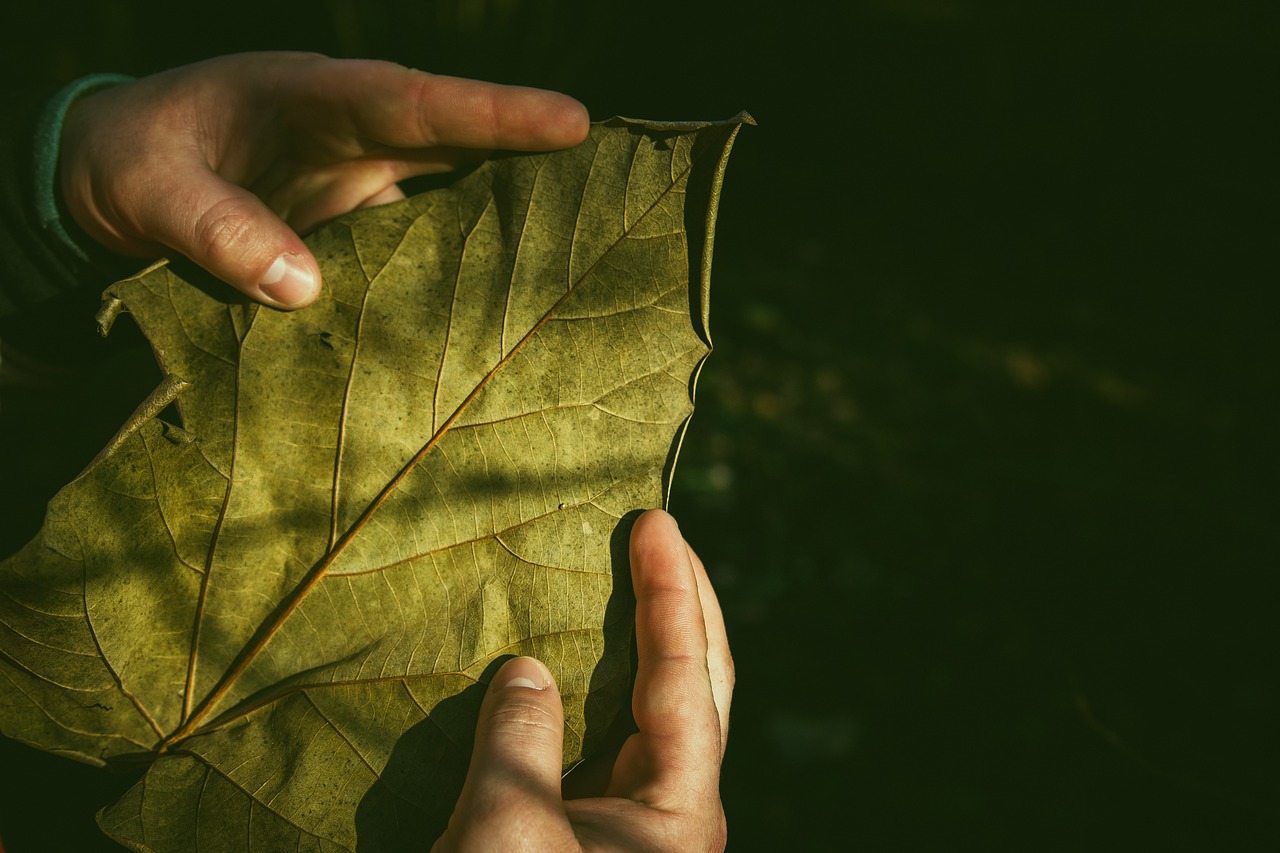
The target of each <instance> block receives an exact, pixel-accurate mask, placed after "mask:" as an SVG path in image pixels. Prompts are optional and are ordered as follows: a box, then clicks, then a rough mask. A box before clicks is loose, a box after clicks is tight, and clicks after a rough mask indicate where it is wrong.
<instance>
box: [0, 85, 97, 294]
mask: <svg viewBox="0 0 1280 853" xmlns="http://www.w3.org/2000/svg"><path fill="white" fill-rule="evenodd" d="M55 91H56V90H55V89H52V88H50V89H45V90H40V91H34V92H18V93H5V94H3V95H0V121H2V122H3V124H2V125H0V318H3V317H9V316H10V315H13V314H15V313H16V312H18V311H19V310H21V309H27V308H30V307H32V306H34V305H36V304H38V303H41V302H44V301H46V300H48V299H52V298H54V297H56V296H58V295H59V294H64V293H69V292H71V291H73V290H75V289H76V287H77V286H78V285H80V284H82V283H86V282H88V281H90V280H91V279H92V278H93V277H94V274H95V269H94V264H93V263H92V262H91V261H89V260H87V259H84V258H80V257H77V256H76V253H75V252H73V251H70V250H69V249H68V247H67V246H66V245H65V244H64V242H63V240H62V238H61V237H60V235H58V234H56V233H54V232H53V231H52V230H50V229H49V228H46V227H42V226H41V224H40V222H39V218H40V217H39V215H38V213H37V207H36V176H35V174H34V171H35V170H34V163H35V151H34V139H35V134H36V126H37V123H38V121H39V119H40V114H41V111H42V109H43V108H44V105H45V103H46V102H47V101H48V100H49V98H51V97H52V96H53V95H54V94H55Z"/></svg>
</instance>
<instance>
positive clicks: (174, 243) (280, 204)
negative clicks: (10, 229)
mask: <svg viewBox="0 0 1280 853" xmlns="http://www.w3.org/2000/svg"><path fill="white" fill-rule="evenodd" d="M587 125H588V119H587V112H586V110H585V108H583V106H582V105H581V104H579V103H578V102H577V101H575V100H574V99H572V98H570V97H568V96H566V95H562V94H559V93H556V92H547V91H543V90H539V89H529V88H523V87H517V86H501V85H496V84H492V83H483V82H479V81H475V80H462V79H458V78H452V77H443V76H438V75H431V74H427V73H425V72H421V71H415V70H411V69H406V68H403V67H401V66H398V65H394V64H391V63H386V62H376V61H366V60H334V59H328V58H326V57H322V56H316V55H311V54H294V53H263V54H242V55H238V56H227V57H220V58H217V59H212V60H208V61H206V62H202V63H198V64H196V65H190V66H185V67H183V68H177V69H173V70H171V71H166V72H164V73H162V74H157V75H154V76H152V77H147V78H143V79H141V80H138V81H136V82H133V83H127V84H124V85H120V86H115V87H112V88H109V89H105V90H102V91H99V92H96V93H94V94H91V95H88V96H85V97H83V98H81V99H80V100H79V101H77V102H76V104H75V105H74V106H73V107H72V109H71V111H70V112H69V114H68V116H67V120H66V123H65V125H64V130H63V138H62V148H61V155H60V160H59V182H60V188H61V191H62V195H63V199H64V201H65V203H66V206H67V209H68V211H69V212H70V214H71V216H72V217H73V218H74V219H75V221H76V223H77V224H78V225H79V226H80V227H81V228H82V229H83V230H84V231H85V233H87V234H88V235H89V236H90V237H92V238H93V239H94V240H96V241H98V242H99V243H101V244H102V245H103V246H105V247H106V248H108V249H110V250H112V251H114V252H117V253H120V254H124V255H130V256H135V257H140V258H142V257H159V256H164V255H174V254H181V255H185V256H186V257H188V258H190V259H191V260H192V261H194V262H195V263H197V264H199V265H200V266H202V267H204V268H205V269H207V270H209V272H211V273H213V274H214V275H215V276H217V277H218V278H220V279H222V280H223V281H225V282H227V283H228V284H230V285H231V286H233V287H235V288H237V289H239V290H241V291H243V292H244V294H245V295H246V296H248V297H249V298H251V299H254V300H256V301H259V302H262V303H264V304H266V305H270V306H273V307H275V308H280V309H285V310H289V309H295V308H301V307H304V306H306V305H308V304H310V303H311V302H312V301H314V300H315V298H316V297H317V295H318V294H319V293H320V288H321V286H322V283H321V280H320V271H319V269H318V268H317V266H316V262H315V259H314V258H313V257H312V256H311V253H310V252H308V251H307V249H306V247H305V246H304V245H303V243H302V240H301V238H300V237H299V236H298V235H299V234H300V233H306V232H307V231H309V230H311V229H314V228H315V227H317V226H319V225H321V224H323V223H324V222H326V221H328V220H330V219H332V218H334V217H336V216H339V215H341V214H343V213H346V212H348V211H350V210H354V209H357V208H362V207H370V206H373V205H377V204H384V203H387V202H391V201H395V200H397V199H399V198H402V197H403V196H402V194H401V191H400V189H399V187H398V186H397V185H396V184H397V182H398V181H401V180H403V179H405V178H408V177H411V176H414V175H420V174H428V173H433V172H442V171H448V170H453V169H457V168H459V167H462V166H465V165H468V164H471V163H475V162H477V161H479V160H481V159H483V158H484V157H486V156H488V154H489V153H490V152H492V151H494V150H498V149H510V150H521V151H551V150H555V149H559V148H565V147H569V146H572V145H576V144H577V143H579V142H581V141H582V140H583V139H584V138H585V136H586V134H587ZM630 558H631V575H632V583H633V586H634V589H635V597H636V644H637V652H638V660H639V668H638V670H637V673H636V683H635V692H634V694H633V696H632V713H633V715H634V717H635V721H636V726H637V728H638V729H639V731H638V732H636V733H635V734H633V735H631V736H630V737H629V738H628V739H627V740H626V742H625V743H624V744H623V745H622V748H621V750H620V751H619V752H618V754H617V756H616V757H612V758H611V760H612V765H611V766H608V760H609V759H607V758H606V759H605V766H603V767H597V770H602V771H603V772H602V773H600V774H599V779H600V781H599V782H598V784H597V783H594V782H593V781H591V780H594V779H595V778H596V777H595V775H592V774H586V773H578V772H576V771H575V773H574V774H571V776H570V777H569V780H568V781H566V782H565V783H563V784H562V778H561V775H562V769H563V768H562V766H561V762H562V755H563V753H562V744H563V737H564V716H563V710H562V706H561V700H560V694H559V692H558V690H557V687H556V684H555V680H554V678H553V676H552V674H551V673H550V671H549V670H548V669H547V667H546V666H544V665H543V664H542V663H541V662H540V661H537V660H535V659H533V658H528V657H520V658H514V659H512V660H510V661H507V662H506V663H505V664H504V665H503V666H502V667H501V668H500V669H499V670H498V671H497V672H496V673H495V675H494V677H493V679H492V683H491V684H490V687H489V691H488V693H487V694H486V696H485V699H484V702H483V705H482V707H481V711H480V717H479V720H478V723H477V728H476V741H475V747H474V750H473V753H472V758H471V766H470V769H469V771H468V774H467V780H466V783H465V785H464V787H463V789H462V793H461V796H460V797H459V800H458V803H457V806H456V808H455V810H454V813H453V816H452V818H451V819H450V821H449V827H448V830H447V831H446V832H445V834H444V835H443V836H442V837H441V838H440V839H439V840H437V841H436V843H435V846H434V847H433V848H432V850H433V851H435V853H467V852H468V851H488V850H502V851H552V853H556V851H578V850H599V851H605V850H618V851H624V850H625V851H671V853H691V852H692V853H696V851H713V850H723V849H724V846H725V832H726V830H725V821H724V811H723V808H722V807H721V802H720V793H719V780H720V764H721V759H722V757H723V755H724V749H725V741H726V737H727V734H728V721H729V705H730V700H731V698H732V694H733V680H734V676H733V662H732V658H731V657H730V654H729V644H728V640H727V638H726V635H725V628H724V619H723V618H722V616H721V612H720V607H719V604H718V603H717V601H716V596H715V593H714V591H713V590H712V588H711V584H710V582H709V580H708V579H707V573H706V570H705V568H704V567H703V564H702V562H701V561H700V560H699V559H698V557H697V555H696V554H694V552H693V550H692V549H691V548H690V547H689V546H688V544H687V543H686V542H685V541H684V538H683V537H682V536H681V534H680V530H679V528H678V527H677V525H676V523H675V520H674V519H673V518H672V517H671V516H670V515H668V514H667V513H665V512H662V511H661V510H651V511H649V512H647V513H645V514H644V515H642V516H641V517H640V518H639V519H638V520H637V522H636V524H635V527H634V528H633V530H632V534H631V545H630ZM597 761H599V759H597ZM583 779H587V781H586V782H583V781H581V780H583ZM584 786H585V787H584ZM571 788H572V792H571V793H570V792H569V790H570V789H571ZM428 841H429V839H424V840H423V844H424V847H425V845H426V843H427V842H428Z"/></svg>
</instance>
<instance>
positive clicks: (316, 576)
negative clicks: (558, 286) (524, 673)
mask: <svg viewBox="0 0 1280 853" xmlns="http://www.w3.org/2000/svg"><path fill="white" fill-rule="evenodd" d="M690 153H691V154H692V151H691V152H690ZM632 156H633V158H634V156H635V155H634V153H633V155H632ZM695 162H696V160H695V158H693V157H692V156H691V157H690V160H689V163H688V164H687V165H686V166H685V167H684V169H682V170H681V171H680V173H679V174H678V175H675V176H673V179H672V180H671V182H670V184H669V185H668V186H667V187H666V188H665V189H664V190H663V191H662V192H661V193H660V194H659V195H658V197H657V198H655V199H654V201H653V202H652V203H651V204H650V205H649V206H648V208H646V209H645V211H644V213H643V214H641V215H640V216H639V217H637V218H636V220H635V221H634V222H633V223H632V224H631V225H630V226H627V225H626V224H625V222H624V227H623V231H622V233H621V234H619V235H618V237H617V238H616V239H615V240H614V241H613V242H612V243H610V244H609V245H608V246H607V247H606V248H605V250H604V251H603V252H601V253H600V256H599V257H597V258H596V259H595V261H593V262H592V264H591V266H590V267H588V268H587V270H586V271H585V272H583V273H582V275H581V276H579V277H578V280H577V281H575V282H573V283H572V284H571V285H570V286H569V287H568V288H567V289H566V290H565V292H564V294H563V295H562V296H560V298H559V299H557V300H556V301H555V303H553V304H552V305H551V307H550V308H548V309H547V311H546V312H544V313H543V315H542V316H541V317H540V318H539V319H538V321H537V322H536V323H534V325H533V326H532V327H531V328H530V329H529V331H528V332H526V333H525V335H524V336H523V337H521V339H520V340H519V341H517V342H516V343H515V345H514V346H512V348H511V350H510V351H509V352H508V353H506V354H505V355H504V356H503V357H502V358H501V359H499V360H498V362H497V364H495V365H494V366H493V367H492V368H491V369H490V370H489V372H488V373H487V374H485V376H484V377H483V378H482V379H481V380H480V381H479V382H478V383H477V384H476V387H475V388H474V389H472V391H471V392H470V393H469V394H468V395H467V396H466V398H465V399H463V401H462V402H461V403H460V404H459V405H458V407H457V409H455V410H454V412H453V414H451V415H450V416H449V418H448V419H447V420H445V422H444V423H443V424H441V425H440V426H439V427H438V428H437V430H436V431H435V433H434V434H433V435H432V436H431V438H430V439H429V440H428V441H427V443H426V444H424V445H423V447H422V448H421V449H420V450H419V451H418V452H417V453H415V454H414V455H413V457H411V458H410V459H409V461H408V462H406V463H405V465H404V466H403V467H402V468H401V469H400V471H399V472H398V473H397V474H396V475H395V476H394V477H393V478H392V479H391V480H390V481H389V482H388V483H387V485H386V486H385V487H384V488H383V489H382V491H381V492H379V493H378V495H377V496H376V497H375V498H374V499H373V500H372V501H371V502H370V503H369V506H368V507H367V508H366V509H365V511H364V512H363V513H361V515H360V517H359V518H358V519H357V520H356V521H355V522H354V523H353V524H352V526H351V528H350V529H349V530H348V531H347V532H346V533H345V534H344V535H343V536H342V538H341V539H339V540H338V541H337V543H336V544H335V545H334V546H333V547H332V548H331V549H330V550H329V552H328V553H327V554H326V555H325V556H324V557H323V558H322V559H321V561H320V562H319V563H317V564H316V566H315V567H314V568H313V569H312V570H311V571H309V572H308V573H307V574H306V575H305V576H304V577H303V578H302V580H301V582H300V583H299V585H298V587H297V589H296V590H295V592H294V593H293V594H292V595H291V596H290V597H289V598H287V599H286V600H285V601H283V602H281V604H282V606H281V607H279V608H277V609H276V610H275V611H274V616H273V617H272V618H270V619H269V621H266V622H264V623H263V624H262V625H261V626H260V627H259V628H258V630H257V631H255V632H254V635H253V637H252V638H251V639H250V641H249V643H248V644H247V645H246V646H245V647H244V648H243V649H242V650H241V652H240V654H239V655H237V656H236V658H235V659H234V662H233V664H232V666H231V668H230V669H229V670H228V672H227V673H226V674H225V675H224V676H223V677H222V678H221V679H220V680H219V681H218V683H217V684H216V685H215V687H214V689H213V690H212V691H211V692H210V693H209V695H208V696H206V697H205V699H204V700H203V701H202V702H201V703H200V705H199V706H198V707H197V708H195V710H194V711H192V712H191V713H190V715H189V716H185V720H184V722H183V724H182V725H181V726H180V727H179V728H178V729H177V730H176V731H175V732H174V733H173V734H172V735H170V736H169V737H168V738H166V739H165V741H164V742H163V743H162V744H161V746H160V749H159V752H160V753H165V752H167V751H169V750H170V749H171V748H172V746H173V745H174V744H176V743H179V742H181V741H182V740H184V739H185V738H187V737H190V736H191V735H193V734H195V733H196V730H197V728H198V727H199V724H200V722H201V721H202V720H203V719H204V718H205V717H206V716H207V715H208V714H209V712H210V711H211V710H212V709H213V708H214V707H216V706H217V704H218V702H220V701H221V700H222V698H223V697H224V696H225V695H226V694H227V693H228V692H229V691H230V690H231V688H232V686H234V684H235V683H236V681H237V680H238V679H239V678H240V676H241V675H242V674H243V673H244V672H245V670H246V669H248V667H249V666H250V665H251V664H252V662H253V661H254V660H255V659H256V658H257V656H258V653H259V652H260V651H261V650H262V649H263V648H264V647H265V646H266V644H267V643H268V642H269V641H270V640H271V638H272V637H273V636H274V635H275V633H276V632H277V631H278V630H279V629H280V627H281V626H282V625H283V624H284V622H285V621H286V620H287V619H288V618H289V616H290V615H292V613H293V611H294V610H295V609H296V608H297V606H298V605H299V603H300V602H301V601H302V600H303V599H304V598H306V596H307V595H308V594H309V593H310V592H311V590H312V589H313V588H314V587H315V585H316V584H317V583H319V582H320V580H321V579H323V578H324V577H325V575H326V574H327V572H328V569H329V567H330V566H331V565H332V564H333V563H334V562H335V561H336V560H337V558H338V557H339V556H341V554H342V553H343V552H344V551H345V550H346V547H347V545H348V543H350V542H351V541H352V540H353V539H354V538H355V536H356V535H357V534H358V533H359V532H360V531H361V530H363V528H364V526H365V524H367V523H368V522H369V520H370V519H371V518H372V517H373V516H374V514H375V513H377V511H378V510H379V509H380V508H381V506H382V505H383V503H385V502H386V501H387V499H388V498H390V496H391V495H392V494H394V493H395V491H396V489H397V488H398V487H399V485H400V483H401V482H402V481H403V480H404V479H405V477H407V476H408V475H409V473H410V472H411V471H413V470H414V469H415V468H417V466H418V465H419V464H420V463H421V461H422V460H423V459H424V458H425V457H426V456H427V454H428V453H430V452H431V451H432V450H433V449H434V448H435V447H436V445H437V444H439V443H440V441H441V439H443V437H444V436H445V435H447V434H448V432H449V430H450V429H451V428H452V427H453V424H454V422H456V421H457V420H458V418H459V417H461V415H462V413H463V412H464V411H466V409H467V407H468V406H469V405H470V404H471V402H472V401H473V400H475V398H476V397H477V396H479V394H480V392H481V391H483V390H484V389H485V388H486V387H488V384H489V382H490V381H491V380H492V379H493V377H494V376H495V375H497V373H498V372H499V371H501V370H502V368H503V367H505V366H506V365H507V363H508V362H509V361H511V359H512V358H514V357H515V355H516V354H518V353H519V352H520V351H521V350H522V349H523V348H524V345H525V344H526V343H527V342H528V341H529V340H531V339H532V338H533V337H534V336H535V335H536V334H537V333H538V332H539V331H540V330H541V329H542V327H543V326H544V325H545V324H546V323H547V322H548V321H549V320H550V319H551V318H552V317H553V316H554V315H555V313H556V312H557V311H558V310H559V308H560V307H561V306H562V305H563V304H564V303H565V301H566V300H568V299H569V298H570V297H571V296H572V295H574V294H575V293H576V292H577V291H578V288H579V287H581V286H582V284H583V283H584V282H585V281H587V280H588V279H589V278H590V277H591V275H592V273H594V272H595V270H596V269H597V268H598V267H599V266H600V264H601V263H602V262H603V261H604V260H605V259H606V258H607V257H609V256H610V254H611V253H612V252H613V251H614V250H616V249H617V248H618V247H619V246H621V245H622V244H623V243H624V242H625V241H626V240H627V239H628V238H629V237H630V236H631V233H632V232H633V231H634V230H635V229H636V228H638V227H639V226H640V224H641V223H643V222H644V221H645V220H646V219H647V218H648V217H649V215H650V214H651V213H652V212H653V211H654V210H655V209H656V208H657V207H658V206H659V205H661V204H662V203H663V202H664V201H665V200H666V199H667V198H668V196H669V195H670V194H671V193H672V192H673V191H674V190H675V188H676V187H677V186H679V185H680V184H681V183H682V182H683V181H684V180H685V179H686V178H687V176H688V175H689V173H690V172H691V171H692V170H693V167H694V164H695ZM238 422H239V419H238V418H237V425H238ZM233 440H234V434H233ZM232 452H233V454H234V452H235V451H234V449H233V451H232ZM233 458H234V457H233ZM233 470H234V468H233ZM231 489H232V485H231V484H228V490H227V494H228V495H230V492H231ZM224 514H225V507H224ZM219 522H221V516H220V519H219ZM220 529H221V524H220V523H219V525H218V528H217V530H219V531H220ZM216 543H217V539H216V538H215V539H214V540H213V542H212V543H211V548H210V553H212V552H213V551H214V550H215V549H216ZM207 577H208V574H206V578H207ZM196 631H197V632H198V631H199V627H198V625H197V626H196ZM192 655H193V657H194V655H195V649H194V647H193V649H192ZM190 686H191V685H190V684H189V687H190ZM188 695H190V693H188Z"/></svg>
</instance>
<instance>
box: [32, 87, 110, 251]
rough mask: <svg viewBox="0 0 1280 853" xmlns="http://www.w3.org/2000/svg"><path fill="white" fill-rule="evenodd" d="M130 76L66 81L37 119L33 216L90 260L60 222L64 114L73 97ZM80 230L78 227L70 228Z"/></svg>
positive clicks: (63, 241) (34, 151)
mask: <svg viewBox="0 0 1280 853" xmlns="http://www.w3.org/2000/svg"><path fill="white" fill-rule="evenodd" d="M131 80H133V78H132V77H128V76H126V75H124V74H90V75H89V76H88V77H81V78H80V79H79V80H76V81H74V82H71V83H68V84H67V85H66V86H64V87H63V88H62V89H60V90H59V91H58V93H57V94H55V95H54V96H53V97H52V98H50V99H49V100H48V101H47V102H46V103H45V106H44V109H43V110H42V111H41V112H40V117H39V119H38V120H37V122H36V134H35V140H34V141H35V145H34V146H33V153H34V155H35V164H34V165H35V169H34V171H33V174H34V176H35V203H36V218H37V221H38V222H39V224H40V227H41V228H43V229H45V230H46V231H48V232H49V233H51V234H52V235H53V236H54V237H56V238H57V239H58V241H59V242H61V243H62V244H63V245H65V246H66V247H67V249H68V250H70V251H71V252H72V254H74V255H75V256H76V257H77V258H78V259H80V260H81V261H84V262H85V263H88V262H89V252H88V251H86V247H85V246H83V245H82V244H81V243H79V242H77V241H76V239H75V238H73V237H72V236H71V233H70V230H69V229H68V228H67V226H66V224H65V223H64V222H63V218H62V217H63V210H62V205H61V204H59V201H58V199H59V198H60V196H59V194H58V186H57V177H58V156H59V153H60V145H61V140H62V123H63V121H64V120H65V119H66V117H67V110H69V109H70V108H71V104H72V103H74V102H75V100H76V98H79V97H81V96H82V95H88V94H89V93H91V92H96V91H98V90H99V89H105V88H107V87H108V86H116V85H119V84H120V83H128V82H129V81H131ZM72 230H75V231H77V232H78V231H79V229H72Z"/></svg>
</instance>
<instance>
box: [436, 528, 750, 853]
mask: <svg viewBox="0 0 1280 853" xmlns="http://www.w3.org/2000/svg"><path fill="white" fill-rule="evenodd" d="M631 580H632V585H633V586H634V588H635V594H636V646H637V653H638V657H639V667H638V669H637V672H636V687H635V695H634V696H633V697H632V701H631V707H632V713H633V715H634V716H635V721H636V725H637V726H638V728H639V732H637V733H636V734H633V735H632V736H631V737H630V738H628V739H627V741H626V743H624V744H623V746H622V749H621V751H620V752H619V753H618V757H617V760H616V761H615V763H614V765H613V772H612V775H611V776H610V778H609V780H608V784H607V786H606V787H605V789H604V791H603V796H599V797H591V798H586V799H565V798H564V796H563V794H562V790H561V761H562V752H561V749H562V739H563V737H564V712H563V709H562V707H561V704H560V694H559V692H558V691H557V689H556V685H555V681H554V680H553V679H552V678H551V675H550V673H548V672H547V669H546V667H544V666H543V665H542V664H541V663H540V662H538V661H537V660H535V659H533V658H515V659H514V660H510V661H507V663H506V664H504V665H503V666H502V668H501V669H499V670H498V672H497V673H496V674H495V675H494V677H493V681H492V683H491V684H490V686H489V692H488V694H487V695H486V696H485V699H484V703H483V705H482V706H481V708H480V718H479V721H478V723H477V726H476V741H475V747H474V750H473V752H472V756H471V768H470V770H469V771H468V773H467V781H466V783H465V784H464V785H463V788H462V794H461V795H460V796H459V798H458V805H457V807H456V808H455V809H454V812H453V817H452V818H451V819H450V820H449V828H448V829H447V830H446V831H445V834H444V835H443V836H441V837H440V839H439V840H438V841H437V842H436V843H435V846H434V847H433V848H432V851H433V853H469V851H488V850H504V851H508V850H509V851H521V850H526V851H535V850H536V851H552V853H562V852H563V851H583V850H645V851H679V853H689V851H707V850H723V849H724V846H725V822H724V810H723V808H722V807H721V804H720V760H721V758H722V756H723V755H724V747H725V738H726V736H727V734H728V731H729V702H730V699H731V697H732V694H733V661H732V659H731V658H730V656H729V643H728V639H727V638H726V636H725V630H724V618H723V617H722V615H721V613H720V605H719V603H718V602H717V601H716V597H715V593H714V592H713V591H712V589H711V583H710V581H708V580H707V573H706V570H705V569H704V568H703V566H702V562H701V561H700V560H699V559H698V557H697V555H695V554H694V553H693V551H692V550H691V549H690V548H689V546H688V544H686V543H685V541H684V539H683V538H682V537H681V535H680V529H679V528H678V527H677V526H676V523H675V520H674V519H673V518H672V517H671V516H669V515H667V514H666V513H665V512H662V511H661V510H651V511H649V512H647V513H645V514H644V515H642V516H641V517H640V518H639V520H638V521H637V522H636V525H635V527H634V529H633V530H632V531H631Z"/></svg>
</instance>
